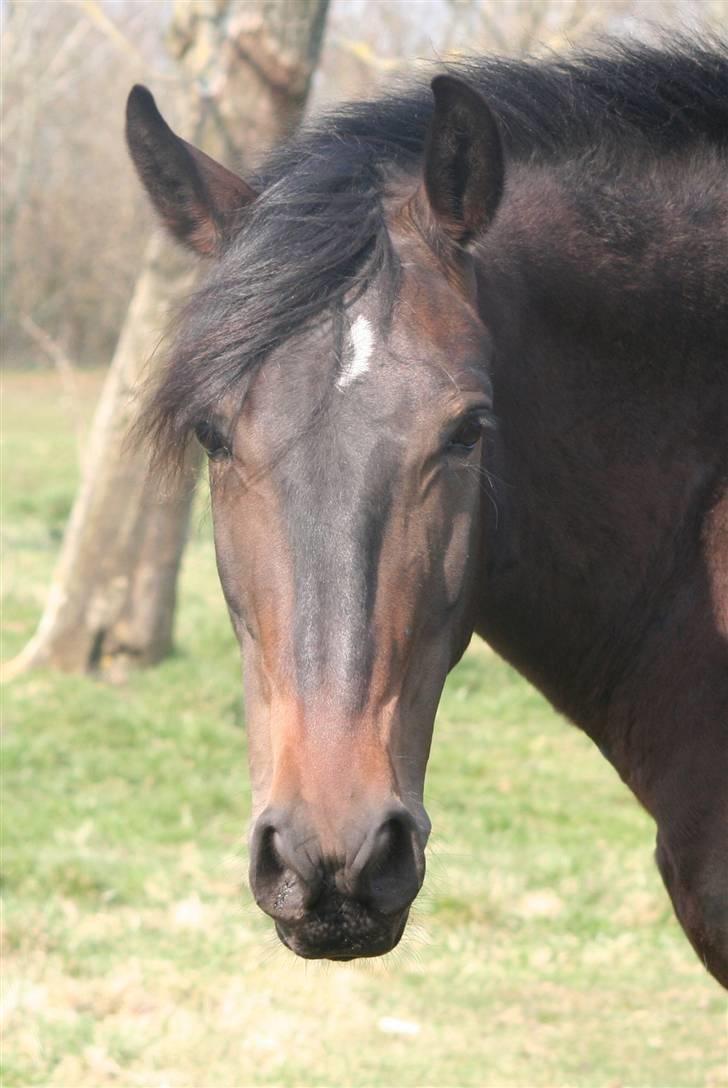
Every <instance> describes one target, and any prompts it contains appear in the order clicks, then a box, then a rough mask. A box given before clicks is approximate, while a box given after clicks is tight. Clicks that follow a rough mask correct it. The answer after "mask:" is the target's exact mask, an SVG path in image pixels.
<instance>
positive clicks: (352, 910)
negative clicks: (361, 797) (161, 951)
mask: <svg viewBox="0 0 728 1088" xmlns="http://www.w3.org/2000/svg"><path fill="white" fill-rule="evenodd" d="M424 874H425V857H424V843H423V841H422V836H421V834H420V832H419V830H418V828H417V825H416V823H415V821H414V819H413V817H412V816H411V814H410V813H409V811H408V810H407V809H406V808H405V807H404V805H402V804H400V803H399V802H395V803H392V804H389V805H387V806H386V807H384V808H382V809H380V810H379V811H376V812H369V813H367V815H366V818H360V819H359V820H356V821H354V822H351V821H350V822H349V824H348V825H347V826H345V828H344V829H343V830H342V829H340V830H339V833H338V835H337V836H335V837H334V836H332V835H331V833H330V828H329V834H327V835H325V834H322V833H321V832H319V831H317V830H316V829H315V827H314V826H313V825H312V820H311V817H310V815H309V814H306V813H305V810H302V809H301V807H297V808H293V809H290V810H285V809H281V808H278V809H273V808H268V809H266V810H265V811H264V812H263V813H262V814H261V816H260V817H259V819H258V820H257V822H256V824H255V826H254V828H253V832H252V835H251V857H250V886H251V889H252V891H253V894H254V896H255V900H256V902H257V904H258V906H259V907H260V908H261V910H263V911H264V912H265V913H266V914H268V915H270V917H271V918H273V920H274V921H275V923H276V932H277V933H278V936H279V937H280V939H281V941H282V942H283V944H284V945H285V946H286V947H287V948H289V949H290V950H291V951H292V952H295V953H296V955H299V956H302V957H304V958H305V959H332V960H350V959H356V958H359V957H363V956H381V955H384V954H385V953H386V952H389V951H390V950H391V949H392V948H394V947H395V945H396V944H397V943H398V942H399V940H400V938H401V936H402V934H403V932H404V928H405V925H406V923H407V916H408V914H409V908H410V905H411V903H412V901H413V900H414V898H415V897H416V895H417V893H418V892H419V890H420V888H421V886H422V881H423V879H424Z"/></svg>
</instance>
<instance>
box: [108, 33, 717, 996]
mask: <svg viewBox="0 0 728 1088" xmlns="http://www.w3.org/2000/svg"><path fill="white" fill-rule="evenodd" d="M127 131H128V141H129V146H130V149H131V154H132V157H133V159H134V162H135V164H136V167H137V169H138V171H139V174H140V176H141V178H142V181H143V182H144V184H145V186H146V188H147V190H148V191H149V194H150V196H151V199H152V201H153V203H154V204H155V206H156V208H157V210H158V211H159V213H160V215H161V217H162V219H163V221H164V222H165V224H166V225H167V227H168V228H169V229H170V230H171V231H172V232H173V233H174V235H175V236H176V237H177V238H179V239H181V240H182V241H183V242H185V243H187V244H188V245H189V246H190V247H191V248H192V249H193V250H195V251H196V252H198V253H200V254H204V255H205V256H207V257H210V258H213V262H212V263H211V265H210V271H209V275H208V277H207V279H206V280H205V282H204V284H203V285H202V287H201V288H200V289H198V290H197V291H196V293H195V295H194V297H193V298H192V299H191V301H190V303H189V305H188V306H187V308H186V310H185V311H184V313H183V314H182V316H181V319H180V322H179V325H178V327H177V331H176V336H175V341H174V346H173V350H172V352H171V355H170V360H169V363H168V366H167V368H166V370H165V371H164V373H163V375H162V378H161V380H160V382H159V384H158V386H157V388H156V390H155V392H154V394H153V396H152V398H151V401H150V404H149V408H148V412H147V415H146V428H147V431H148V432H149V433H150V434H151V437H152V439H153V442H154V444H155V448H156V450H157V451H158V453H159V454H160V455H161V456H167V455H168V454H170V453H174V452H175V451H177V452H178V451H180V450H181V449H183V448H184V445H185V442H186V440H187V436H188V435H189V434H191V433H196V435H197V438H198V439H199V441H200V442H201V443H202V445H203V446H204V447H205V449H206V450H207V453H208V455H209V461H210V485H211V492H212V508H213V520H214V530H215V545H216V551H217V560H218V567H219V571H220V578H221V581H222V586H223V590H224V593H225V597H226V600H227V603H228V606H229V610H230V615H231V617H232V622H233V625H234V628H235V631H236V633H237V636H238V638H239V640H240V644H241V647H242V651H243V661H244V671H245V691H246V704H247V722H248V730H249V744H250V766H251V776H252V783H253V798H254V813H253V821H254V822H253V827H252V833H251V866H250V880H251V886H252V889H253V892H254V895H255V898H256V900H257V902H258V903H259V905H260V906H261V907H262V909H263V910H264V911H265V912H266V913H267V914H269V915H270V916H271V917H272V918H273V919H274V920H275V923H276V928H277V930H278V933H279V936H280V937H281V940H282V941H283V942H284V944H286V945H287V946H288V947H289V948H291V949H292V950H293V951H295V952H297V953H298V954H299V955H301V956H306V957H328V958H330V959H351V958H354V957H358V956H372V955H377V954H380V953H383V952H386V951H388V950H389V949H391V948H392V947H393V946H394V945H395V944H396V943H397V941H398V940H399V938H400V936H401V934H402V932H403V930H404V927H405V923H406V919H407V914H408V909H409V906H410V904H411V902H412V900H413V899H414V898H415V896H416V895H417V892H418V890H419V888H420V886H421V884H422V879H423V875H424V869H425V862H424V850H425V843H426V840H427V836H428V832H429V827H430V825H429V821H428V818H427V814H426V812H425V809H424V806H423V784H424V777H425V768H426V764H427V758H428V752H429V747H430V740H431V733H432V726H433V720H434V717H435V711H436V708H437V704H438V700H439V697H440V693H441V690H442V686H443V683H444V681H445V677H446V675H447V672H448V670H449V669H450V668H451V667H452V666H453V665H454V663H455V662H457V660H458V659H459V658H460V656H461V654H462V653H463V651H464V649H465V647H466V646H467V644H468V642H469V640H470V638H471V636H472V634H473V632H478V633H479V634H481V635H482V636H484V637H485V638H486V639H487V640H488V641H489V642H490V643H491V644H492V645H493V646H494V647H495V648H496V649H497V650H498V651H499V652H500V653H501V654H502V655H503V656H504V657H505V658H506V659H507V660H508V661H510V662H512V663H513V664H514V665H515V666H516V668H518V669H519V670H520V671H521V672H522V673H523V674H524V675H525V676H526V677H528V678H529V680H531V681H532V682H533V683H534V684H535V685H536V686H537V687H538V688H539V689H540V690H541V691H542V692H544V693H545V695H546V696H547V697H548V699H549V700H550V701H551V702H552V703H553V705H554V706H555V707H556V708H557V709H558V710H559V711H561V712H562V713H563V714H565V715H566V716H567V717H568V718H570V719H571V720H572V721H573V722H575V723H576V724H577V725H579V726H580V727H581V728H582V729H583V730H585V731H586V733H587V734H588V735H589V736H590V737H591V738H592V739H593V740H594V741H595V743H596V744H597V745H598V746H599V748H600V749H601V751H602V752H603V753H604V755H605V756H606V758H607V759H609V760H610V761H611V763H612V764H613V765H614V767H615V768H616V769H617V771H618V772H619V774H620V775H621V777H622V778H623V779H624V781H625V782H626V783H627V785H628V786H629V787H630V789H631V790H632V791H633V792H634V794H635V795H636V796H637V798H638V799H639V800H640V802H641V803H642V804H643V805H644V806H645V808H646V809H647V811H648V812H649V813H651V815H652V816H653V817H654V819H655V822H656V825H657V852H656V856H657V864H658V866H659V869H660V872H661V874H662V877H663V879H664V882H665V884H666V886H667V889H668V892H669V894H670V896H671V899H672V902H673V904H674V908H675V911H676V913H677V916H678V918H679V920H680V922H681V924H682V926H683V927H684V929H685V932H686V933H687V935H688V937H689V939H690V941H691V942H692V944H693V946H694V948H695V950H696V951H697V953H698V955H699V957H700V959H701V960H702V961H703V963H704V964H705V966H706V967H707V968H708V970H709V971H711V972H712V973H713V975H714V976H715V977H716V978H717V979H718V980H719V981H720V982H722V983H723V984H724V985H728V50H727V49H726V47H725V45H724V44H722V43H720V42H717V43H716V42H713V43H702V44H695V43H693V44H689V43H685V42H682V41H680V42H676V43H673V44H672V45H666V46H664V47H657V48H653V47H647V46H641V45H634V44H632V45H612V46H607V47H605V48H604V49H603V50H602V51H599V52H594V53H582V54H574V55H571V56H567V57H564V58H561V59H559V58H550V59H547V60H545V61H528V60H526V61H514V60H503V59H482V60H474V61H472V62H469V63H464V64H461V65H458V66H456V67H454V68H452V69H450V70H449V72H448V73H447V74H444V75H439V76H437V77H436V78H435V79H434V80H433V82H432V84H431V89H430V88H428V87H423V86H417V87H414V88H413V89H411V90H410V91H407V92H403V93H400V94H397V95H393V96H390V97H385V98H382V99H381V100H379V101H375V102H370V103H366V104H358V105H354V106H350V107H344V108H343V109H341V110H339V111H338V112H336V113H334V114H333V115H331V116H327V117H324V118H323V119H322V120H321V121H319V122H318V123H315V124H312V125H311V126H309V127H306V128H305V129H303V130H302V131H301V132H300V133H299V134H298V135H296V136H294V137H293V138H292V139H291V140H290V142H289V143H287V144H286V145H285V146H284V147H283V148H281V149H280V150H278V151H276V152H275V153H274V154H273V155H272V157H271V158H270V160H269V161H268V163H267V164H266V165H265V167H264V168H263V170H262V171H261V172H260V175H259V176H257V177H255V178H252V179H250V181H243V180H241V179H240V178H239V177H238V176H237V175H235V174H233V173H231V172H230V171H228V170H227V169H226V168H225V167H223V166H221V165H219V164H218V163H216V162H214V161H213V160H211V159H210V158H208V157H207V156H206V155H204V154H203V153H202V152H200V151H198V150H197V149H195V148H193V147H192V146H191V145H189V144H188V143H186V142H185V141H183V140H181V139H180V138H179V137H177V136H176V135H175V134H174V133H173V132H172V131H171V130H170V129H169V128H168V126H167V125H166V123H165V122H164V120H163V119H162V117H161V116H160V114H159V113H158V111H157V109H156V106H155V104H154V100H153V98H152V96H151V95H150V94H149V92H148V91H146V90H145V89H144V88H141V87H137V88H135V89H134V90H133V91H132V93H131V96H130V98H129V104H128V129H127ZM484 788H486V789H487V783H484Z"/></svg>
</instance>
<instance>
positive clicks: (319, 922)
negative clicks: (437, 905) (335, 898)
mask: <svg viewBox="0 0 728 1088" xmlns="http://www.w3.org/2000/svg"><path fill="white" fill-rule="evenodd" d="M408 916H409V907H407V908H405V909H404V910H403V911H401V912H400V913H398V914H397V915H396V916H393V917H392V916H390V917H386V916H383V915H369V914H367V913H366V912H365V911H364V909H363V908H361V907H357V908H356V922H354V921H353V920H352V919H351V918H350V917H346V915H345V913H344V912H343V911H342V910H341V908H339V909H338V910H337V911H336V912H334V913H333V914H328V913H327V914H322V913H316V914H313V915H312V916H311V917H307V918H305V919H303V920H302V921H301V922H300V923H298V924H297V925H295V926H293V925H291V926H284V925H283V923H281V922H276V924H275V926H276V933H277V934H278V938H279V940H280V941H281V943H282V944H283V945H284V946H285V947H286V948H287V949H289V950H290V951H291V952H293V953H294V954H295V955H296V956H300V957H301V959H304V960H333V961H335V962H337V963H347V962H349V961H350V960H357V959H366V958H373V957H376V956H385V955H386V954H387V952H391V951H392V949H393V948H396V946H397V945H398V944H399V942H400V940H401V938H402V934H403V933H404V930H405V926H406V925H407V918H408Z"/></svg>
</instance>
